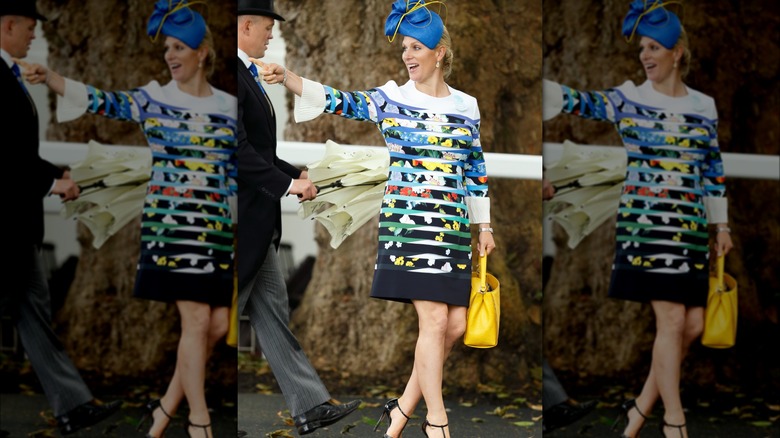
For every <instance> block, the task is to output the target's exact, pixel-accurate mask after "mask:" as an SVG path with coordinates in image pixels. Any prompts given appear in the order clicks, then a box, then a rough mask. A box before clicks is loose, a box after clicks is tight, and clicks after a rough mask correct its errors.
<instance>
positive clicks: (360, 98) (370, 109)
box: [295, 78, 379, 123]
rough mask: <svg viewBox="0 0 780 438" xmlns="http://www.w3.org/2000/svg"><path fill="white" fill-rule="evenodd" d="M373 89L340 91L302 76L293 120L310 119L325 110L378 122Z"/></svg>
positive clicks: (348, 117) (352, 118) (303, 120)
mask: <svg viewBox="0 0 780 438" xmlns="http://www.w3.org/2000/svg"><path fill="white" fill-rule="evenodd" d="M373 91H374V90H369V91H350V92H347V91H341V90H337V89H335V88H333V87H329V86H327V85H322V84H319V83H317V82H314V81H310V80H308V79H305V78H303V92H302V93H301V96H300V97H298V96H296V99H295V121H296V122H298V123H300V122H305V121H308V120H312V119H314V118H315V117H317V116H318V115H319V114H322V113H323V112H325V113H327V114H334V115H337V116H342V117H344V118H347V119H351V120H359V121H364V122H373V123H378V121H379V116H378V114H377V107H376V105H375V103H374V101H373V98H372V93H373Z"/></svg>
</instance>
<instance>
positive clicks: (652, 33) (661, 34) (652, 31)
mask: <svg viewBox="0 0 780 438" xmlns="http://www.w3.org/2000/svg"><path fill="white" fill-rule="evenodd" d="M670 3H679V2H676V1H668V2H662V1H661V0H655V1H652V2H651V1H648V0H634V1H632V2H631V5H630V6H629V10H628V14H626V17H625V18H624V19H623V35H624V36H625V37H626V39H627V40H628V41H631V39H632V38H633V37H634V35H635V34H636V35H641V36H646V37H650V38H652V39H654V40H656V41H658V42H659V43H660V44H661V45H662V46H664V47H666V48H667V49H672V48H673V47H674V45H675V44H677V40H678V39H679V38H680V33H682V25H681V24H680V19H679V18H677V15H676V14H675V13H674V12H672V11H670V10H668V9H665V8H664V6H665V5H668V4H670Z"/></svg>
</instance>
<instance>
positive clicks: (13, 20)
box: [0, 0, 122, 434]
mask: <svg viewBox="0 0 780 438" xmlns="http://www.w3.org/2000/svg"><path fill="white" fill-rule="evenodd" d="M36 20H41V21H45V20H46V18H45V17H43V16H42V15H41V14H39V13H38V11H37V9H36V7H35V1H34V0H3V1H2V2H1V3H0V57H2V61H1V62H0V84H2V90H3V107H4V108H3V126H4V127H6V128H8V130H13V131H14V132H15V134H13V135H11V137H13V138H14V141H13V142H10V143H9V142H6V145H5V146H7V147H5V148H4V149H5V150H6V152H7V153H9V154H11V158H10V160H9V162H10V163H13V165H14V166H16V167H19V168H20V169H24V171H25V180H24V182H23V183H21V184H17V185H15V186H14V189H15V190H18V193H17V195H16V196H15V199H16V202H18V204H19V208H18V210H17V211H19V212H20V217H19V218H18V219H19V220H17V221H14V227H16V230H15V233H14V234H15V235H16V237H15V238H14V241H13V242H14V244H15V245H18V246H17V247H16V248H14V249H13V253H14V256H13V257H11V258H10V260H12V262H11V263H12V266H11V267H10V272H13V273H14V274H15V277H16V279H17V280H16V281H14V282H13V284H14V285H15V286H10V288H6V290H5V291H4V292H3V294H2V296H1V297H0V312H2V313H3V314H6V313H8V314H10V315H11V317H12V318H13V320H14V321H15V323H16V328H17V331H18V333H19V338H20V339H21V341H22V346H23V347H24V350H25V352H26V353H27V357H28V358H29V360H30V363H31V364H32V366H33V369H34V370H35V374H36V375H37V376H38V379H39V380H40V382H41V386H42V387H43V391H44V392H45V393H46V398H47V399H48V401H49V405H51V408H52V410H53V411H54V415H55V416H56V418H57V424H58V426H59V428H60V431H61V432H62V433H63V434H68V433H72V432H75V431H77V430H79V429H82V428H84V427H87V426H91V425H93V424H95V423H97V422H99V421H101V420H103V419H105V418H106V417H108V416H109V415H111V414H112V413H114V412H115V411H116V410H117V409H119V407H120V406H121V404H122V403H121V402H120V401H115V402H112V403H107V404H101V403H99V402H97V401H96V400H95V399H94V398H93V397H92V394H91V392H90V391H89V388H87V386H86V385H85V384H84V381H83V380H82V379H81V376H80V375H79V372H78V370H76V367H75V366H74V365H73V362H71V360H70V358H68V355H67V353H66V352H65V349H64V348H63V346H62V344H61V343H60V341H59V340H58V339H57V336H56V334H55V333H54V331H53V330H52V328H51V306H50V301H51V300H50V294H49V287H48V283H47V280H46V277H45V276H44V273H43V267H42V264H41V259H40V247H41V243H42V241H43V198H44V197H46V196H49V195H59V196H60V198H61V199H62V200H66V201H67V200H70V199H76V198H78V196H79V189H78V186H77V185H76V184H75V183H74V182H73V180H72V179H71V178H70V174H69V172H68V171H67V170H63V169H61V168H59V167H57V166H55V165H53V164H52V163H49V162H48V161H46V160H43V159H42V158H41V157H40V155H39V152H38V149H39V139H38V112H37V111H36V108H35V103H34V102H33V100H32V98H31V97H30V93H29V92H28V91H27V88H26V87H25V85H24V83H23V81H22V79H21V73H20V68H19V66H18V65H17V64H16V62H15V60H16V59H20V58H24V57H25V56H27V51H28V50H29V49H30V43H31V42H32V40H33V38H35V35H34V31H35V24H36ZM7 134H8V133H7ZM8 135H10V134H8ZM11 137H7V138H11ZM20 285H21V286H20Z"/></svg>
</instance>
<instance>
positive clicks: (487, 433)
mask: <svg viewBox="0 0 780 438" xmlns="http://www.w3.org/2000/svg"><path fill="white" fill-rule="evenodd" d="M354 398H356V397H349V396H344V397H340V398H339V399H340V400H342V401H348V400H352V399H354ZM113 399H114V398H111V397H106V398H105V400H113ZM582 399H583V400H586V399H587V398H585V397H583V398H582ZM363 401H364V404H363V405H362V407H361V409H359V410H358V411H356V412H355V413H353V414H352V415H350V416H349V417H347V418H345V419H344V420H342V421H341V422H339V423H337V424H335V425H333V426H331V427H329V428H323V429H319V430H318V431H317V432H315V433H313V434H311V435H307V437H312V438H326V437H331V438H334V437H338V438H349V437H354V438H364V437H365V438H380V437H381V436H382V435H381V433H379V432H377V433H374V432H373V426H374V424H375V422H376V420H377V419H378V418H379V415H380V414H381V406H382V403H383V402H384V399H381V400H380V399H366V398H364V399H363ZM728 403H729V402H726V406H723V405H721V406H719V407H712V406H708V405H706V404H698V405H697V404H693V406H692V407H691V408H689V411H688V413H687V417H688V420H687V421H688V427H689V431H690V432H691V436H692V437H708V438H778V437H780V419H779V418H778V417H780V412H778V411H776V410H774V409H777V406H776V405H774V404H772V403H767V402H764V401H758V400H756V402H755V403H752V402H746V401H745V400H737V399H735V400H734V403H733V404H734V406H733V408H731V409H728ZM689 405H690V404H689ZM447 406H448V408H449V409H450V412H449V417H450V425H451V431H452V434H453V437H457V438H514V437H517V438H538V437H542V432H541V419H540V418H539V412H538V411H536V410H534V409H532V408H531V407H529V406H528V405H523V404H522V403H516V404H515V405H511V404H509V402H508V403H507V404H499V403H492V402H488V401H485V400H477V401H476V402H475V403H474V404H473V405H469V404H464V403H458V402H457V401H453V400H449V401H447ZM142 414H143V408H142V401H141V400H137V401H126V402H125V404H124V405H123V407H122V409H121V410H120V411H119V412H118V413H116V414H114V415H113V416H112V417H110V418H109V419H107V420H105V421H104V422H102V423H100V424H99V425H97V426H95V427H93V428H91V429H88V430H84V431H81V432H79V433H76V434H73V435H69V437H74V438H78V437H141V436H143V433H141V432H137V431H136V426H137V425H138V420H139V418H140V417H141V416H142ZM179 414H180V415H179V416H178V418H177V420H176V422H175V424H173V425H171V428H170V429H169V431H168V432H167V433H166V435H165V436H166V437H167V438H177V437H178V438H181V437H185V436H186V434H185V433H184V429H183V427H182V425H183V417H182V415H186V410H182V411H181V412H180V413H179ZM496 414H502V415H496ZM617 414H618V407H617V405H616V403H599V405H598V407H597V408H596V409H595V410H594V411H593V412H591V413H590V414H588V415H587V416H585V417H584V418H582V419H581V420H579V421H577V422H576V423H574V424H572V425H570V426H568V427H565V428H560V429H556V430H554V431H551V432H547V433H544V436H545V437H547V436H549V437H553V438H575V437H576V438H582V437H594V438H602V437H617V436H618V435H619V432H620V429H618V430H617V431H615V432H613V431H612V430H611V425H612V424H613V422H614V419H615V418H616V416H617ZM660 414H661V411H660V409H656V411H655V412H654V415H653V417H651V419H650V421H649V422H648V424H647V425H646V426H645V429H644V431H643V434H642V437H643V438H648V437H649V438H653V437H661V436H662V435H661V433H660V432H659V431H658V424H659V421H660V418H659V415H660ZM236 415H237V414H236V408H235V406H215V407H214V410H213V412H212V422H213V424H214V436H215V437H219V438H223V437H234V436H236V431H237V430H238V429H241V430H245V431H247V432H248V437H250V438H273V437H297V436H298V435H297V434H296V433H295V429H294V428H293V427H292V426H291V425H289V424H288V422H289V421H290V420H289V415H288V412H287V411H286V407H285V404H284V399H283V398H282V396H281V395H280V394H270V395H269V394H249V393H240V394H238V416H239V417H240V421H238V422H237V421H236ZM423 415H424V410H418V412H417V413H416V416H415V418H413V419H412V421H411V423H410V424H409V426H407V429H406V432H407V433H406V435H405V436H408V437H410V438H411V437H421V436H423V435H422V433H421V432H420V424H421V421H422V416H423ZM0 429H2V430H5V431H8V432H10V435H8V436H9V437H20V438H24V437H33V438H43V437H57V436H59V434H58V432H57V430H56V428H54V427H53V423H51V411H50V410H49V407H48V405H47V403H46V399H45V397H44V396H43V395H39V394H34V395H23V394H0ZM380 430H382V429H380Z"/></svg>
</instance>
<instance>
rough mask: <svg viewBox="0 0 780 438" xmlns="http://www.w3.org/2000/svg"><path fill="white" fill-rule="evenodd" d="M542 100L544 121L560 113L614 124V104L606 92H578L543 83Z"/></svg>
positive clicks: (548, 82) (553, 83)
mask: <svg viewBox="0 0 780 438" xmlns="http://www.w3.org/2000/svg"><path fill="white" fill-rule="evenodd" d="M556 93H558V94H556ZM543 99H544V102H543V116H544V119H545V120H548V119H550V118H552V117H553V116H554V115H556V114H557V113H558V112H562V113H565V114H571V115H574V116H579V117H582V118H584V119H590V120H599V121H606V122H611V123H615V122H616V111H615V104H614V102H613V101H612V99H611V98H610V97H609V93H608V91H579V90H575V89H573V88H569V87H567V86H565V85H560V84H556V83H555V82H551V81H545V85H544V89H543Z"/></svg>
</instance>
